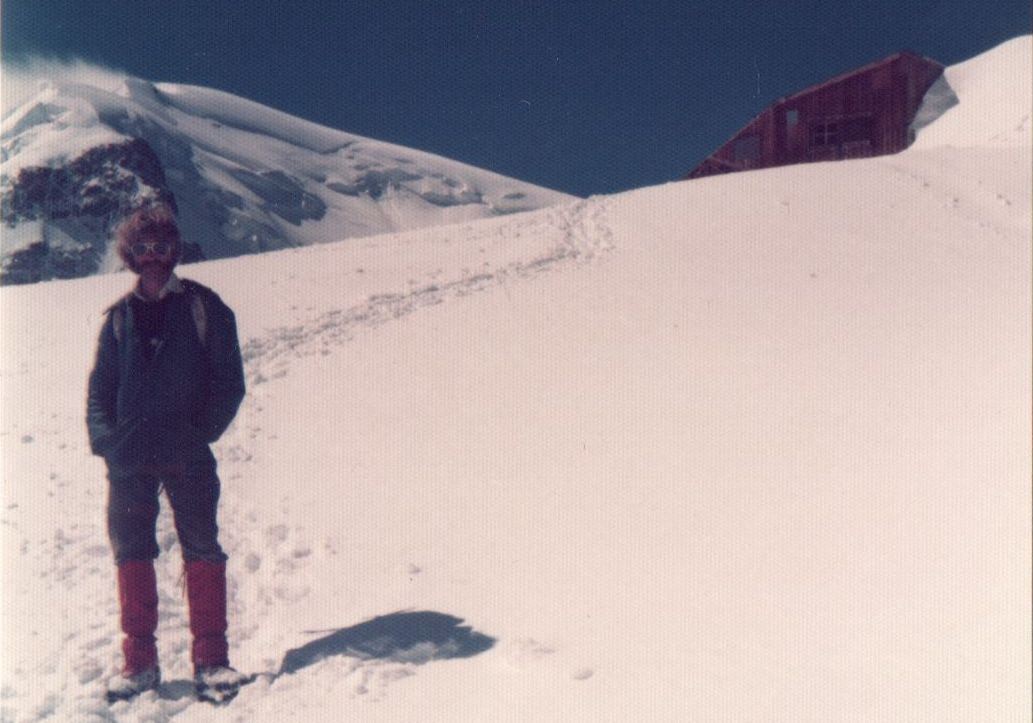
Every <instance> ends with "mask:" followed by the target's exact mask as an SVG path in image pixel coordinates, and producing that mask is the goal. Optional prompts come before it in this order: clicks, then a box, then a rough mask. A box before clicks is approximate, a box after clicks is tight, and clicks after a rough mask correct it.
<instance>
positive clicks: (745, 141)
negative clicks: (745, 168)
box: [735, 134, 760, 161]
mask: <svg viewBox="0 0 1033 723" xmlns="http://www.w3.org/2000/svg"><path fill="white" fill-rule="evenodd" d="M758 158H760V136H758V135H756V134H753V135H749V136H743V137H742V138H740V139H739V140H737V141H736V142H735V160H737V161H755V160H757V159H758Z"/></svg>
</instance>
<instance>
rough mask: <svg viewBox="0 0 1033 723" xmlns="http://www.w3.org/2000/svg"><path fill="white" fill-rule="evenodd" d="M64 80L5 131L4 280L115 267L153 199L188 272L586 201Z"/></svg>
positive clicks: (234, 113)
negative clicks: (128, 233) (178, 235)
mask: <svg viewBox="0 0 1033 723" xmlns="http://www.w3.org/2000/svg"><path fill="white" fill-rule="evenodd" d="M51 72H53V71H52V70H51ZM55 75H57V76H59V77H58V78H57V79H55V80H48V81H45V82H42V83H41V85H42V87H41V89H40V90H39V92H38V93H36V94H35V95H34V96H33V97H31V98H30V99H28V100H26V101H25V102H24V103H22V104H20V105H19V106H17V107H16V108H14V109H12V110H11V111H10V112H9V113H7V114H6V115H5V117H4V119H3V126H2V134H0V141H2V159H3V163H2V165H0V194H2V202H3V212H4V213H3V215H4V226H3V229H2V231H3V235H2V239H3V268H2V280H3V282H4V283H25V282H32V281H39V280H45V279H48V278H69V277H75V276H85V275H90V274H93V273H97V272H98V271H100V272H103V271H110V270H114V269H117V268H118V263H117V259H116V258H115V255H114V254H113V253H112V252H111V248H110V246H109V244H108V239H109V238H110V235H111V227H112V224H113V223H116V222H117V220H119V219H121V218H124V217H125V216H126V215H127V211H128V210H129V209H132V208H135V207H137V206H138V205H139V204H140V203H141V202H142V201H144V200H147V199H162V200H166V201H168V200H172V201H173V203H174V204H175V205H176V206H177V207H178V211H179V215H180V217H181V219H182V225H183V231H184V236H185V237H186V238H187V239H188V240H190V241H191V242H192V243H193V246H192V247H191V254H190V256H189V258H190V260H197V259H202V258H206V259H216V258H224V257H230V256H240V255H243V254H249V253H255V252H258V251H268V250H272V249H280V248H287V247H294V246H303V245H308V244H315V243H324V242H327V241H338V240H341V239H344V238H350V237H355V236H370V235H375V234H378V233H386V232H393V231H404V230H410V229H416V228H423V227H427V226H435V225H441V224H446V223H455V222H459V221H468V220H473V219H477V218H485V217H488V216H497V215H505V214H509V213H514V212H518V211H526V210H531V209H537V208H542V207H544V206H549V205H552V204H555V203H560V202H565V201H570V200H571V199H572V197H570V196H568V195H566V194H563V193H559V192H555V191H550V190H547V189H544V188H540V187H537V186H534V185H532V184H528V183H523V182H520V181H516V180H514V179H511V178H506V177H503V176H500V175H498V174H495V173H491V172H489V171H485V170H482V169H478V168H474V167H472V166H468V165H465V164H462V163H458V162H456V161H451V160H449V159H446V158H442V157H440V156H435V155H432V154H429V153H424V152H421V151H416V150H413V149H409V148H403V147H401V146H396V145H391V144H389V143H383V142H378V141H374V140H370V139H367V138H362V137H359V136H355V135H352V134H349V133H345V132H342V131H337V130H332V129H330V128H325V127H323V126H319V125H317V124H315V123H311V122H309V121H305V120H302V119H300V118H296V117H293V116H290V115H288V114H286V113H282V112H280V111H276V110H273V109H271V108H268V107H266V106H263V105H260V104H258V103H254V102H252V101H249V100H245V99H243V98H239V97H236V96H233V95H230V94H228V93H224V92H221V91H216V90H211V89H208V88H200V87H194V86H185V85H176V84H171V83H150V82H147V81H143V80H140V79H137V78H122V77H117V76H116V77H112V76H110V75H108V74H105V73H103V72H96V71H95V72H94V73H93V74H92V75H91V74H89V73H83V72H82V71H79V72H78V73H77V72H75V71H73V70H72V69H66V71H65V75H66V76H67V77H64V78H62V77H60V75H61V74H60V73H59V72H58V73H56V74H55Z"/></svg>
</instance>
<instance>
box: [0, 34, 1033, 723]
mask: <svg viewBox="0 0 1033 723" xmlns="http://www.w3.org/2000/svg"><path fill="white" fill-rule="evenodd" d="M1019 44H1020V45H1021V47H1022V51H1021V52H1014V54H1012V55H1010V56H1009V57H1012V58H1017V60H1015V61H1014V62H1015V63H1016V65H1014V66H1008V67H1007V68H1005V69H999V70H998V71H997V72H998V73H1002V72H1003V73H1007V74H1009V77H1012V78H1017V79H1020V80H1021V79H1023V78H1024V77H1027V74H1028V72H1029V71H1028V69H1029V67H1030V63H1029V59H1030V49H1031V47H1033V46H1031V44H1030V38H1023V39H1020V40H1018V41H1015V42H1014V43H1013V44H1008V45H1005V46H1002V47H1001V48H998V49H996V50H995V51H993V52H991V53H988V54H987V55H985V56H981V57H980V58H978V59H976V60H974V61H972V63H973V65H969V66H968V68H969V69H970V70H971V71H973V72H971V73H968V74H964V75H963V76H960V77H959V78H958V79H957V82H955V81H953V80H952V86H953V87H954V90H955V92H956V93H957V95H958V97H959V100H960V104H959V106H958V107H957V108H956V109H953V110H952V111H951V113H952V114H954V115H958V113H957V112H956V111H958V112H961V113H962V115H964V113H966V112H967V113H970V114H977V115H979V117H980V123H979V128H980V129H988V130H991V131H992V132H993V133H997V132H1000V133H1005V132H1007V131H1008V130H1009V129H1011V128H1014V127H1015V124H1016V121H1017V120H1019V119H1021V117H1022V116H1023V114H1025V113H1028V112H1029V111H1030V108H1029V107H1028V106H1029V103H1028V102H1027V100H1026V99H1025V96H1023V95H1022V93H1024V92H1025V91H1023V90H1021V89H1018V88H1017V89H1016V91H1015V93H1014V96H1013V99H1014V100H1015V102H1014V103H1012V104H1002V105H1001V106H998V107H995V108H994V111H995V113H997V116H996V118H995V120H994V121H993V122H992V123H991V122H990V121H989V120H987V119H985V118H983V117H982V114H983V113H984V110H985V109H984V108H982V107H978V106H976V107H973V104H971V103H969V102H968V99H969V98H970V97H978V95H979V93H980V92H982V91H981V88H980V87H979V86H969V85H968V84H967V83H968V82H976V81H975V80H974V79H978V78H980V77H981V74H980V73H977V72H974V71H975V70H977V69H978V65H979V63H987V64H998V63H999V62H1000V58H999V57H998V54H999V53H1012V52H1013V50H1014V48H1015V47H1017V45H1019ZM1019 61H1021V64H1019ZM959 67H961V66H959ZM996 77H1000V76H999V75H998V76H996ZM966 78H968V79H972V80H970V81H966V80H965V79H966ZM948 120H949V118H948V116H947V115H945V116H944V117H943V118H942V119H941V121H938V122H937V123H934V124H932V125H930V126H929V127H928V128H927V129H925V131H924V133H925V132H927V133H929V134H934V133H936V132H938V131H937V128H938V124H939V123H940V122H947V121H948ZM951 122H952V123H954V122H957V121H951ZM959 127H960V126H959ZM969 127H975V126H969ZM945 135H948V136H949V137H950V142H949V143H946V142H942V143H926V144H924V146H923V147H919V148H915V149H912V150H909V151H908V152H905V153H903V154H900V155H896V156H889V157H883V158H876V159H867V160H863V161H851V162H841V163H832V164H812V165H803V166H794V167H789V168H780V169H771V170H768V171H761V172H756V173H742V174H733V175H729V176H721V177H714V178H709V179H704V180H700V181H691V182H685V183H677V184H670V185H667V186H663V187H658V188H652V189H644V190H641V191H635V192H631V193H626V194H621V195H617V196H611V197H601V198H593V199H589V200H587V201H580V202H577V203H574V204H572V205H567V206H562V207H556V208H552V209H548V210H544V211H540V212H533V213H529V214H522V215H519V216H512V217H506V218H499V219H490V220H484V221H478V222H471V223H468V224H459V225H454V226H448V227H440V228H435V229H430V230H425V231H421V232H412V233H406V234H398V235H383V236H377V237H372V238H368V239H364V240H363V241H362V242H361V243H354V242H353V243H349V244H329V245H324V246H316V247H310V248H305V249H296V250H289V251H280V252H274V253H270V254H264V255H261V256H254V257H249V258H245V259H231V260H222V261H216V262H209V263H204V264H199V265H196V266H191V267H189V268H188V269H187V270H185V271H184V275H187V276H189V277H191V278H196V279H198V280H199V281H202V282H204V283H208V284H211V285H212V286H214V287H215V288H216V289H217V290H218V291H219V292H220V294H221V295H222V296H223V298H225V299H226V300H227V301H228V302H229V303H230V304H231V305H232V306H233V307H234V308H235V309H236V310H237V311H238V320H239V324H240V329H241V335H242V338H243V339H244V340H245V355H246V368H247V374H248V378H249V396H248V398H247V400H246V402H245V405H244V407H243V409H242V411H241V414H240V415H239V417H238V419H237V420H236V422H235V424H234V426H233V427H232V428H231V430H230V431H229V432H228V433H227V435H226V437H225V438H224V439H223V440H222V441H220V443H219V444H218V445H217V453H218V456H219V459H220V472H221V475H222V478H223V482H224V486H223V501H222V507H221V524H222V539H223V543H224V546H225V547H226V548H227V550H228V552H229V553H230V556H231V557H230V606H231V628H230V637H231V646H232V653H233V656H234V661H235V663H236V664H237V665H238V667H240V668H242V669H245V670H249V671H255V672H262V673H264V674H263V675H262V676H261V677H260V679H259V680H258V681H257V682H256V683H254V684H253V685H252V686H250V687H248V688H246V689H245V690H244V691H243V692H242V693H241V695H240V696H239V698H238V699H237V700H235V701H234V702H233V703H232V704H231V705H229V706H228V707H226V708H225V709H211V708H208V707H206V706H200V705H198V704H193V703H191V702H190V700H189V696H188V695H187V686H186V683H185V679H186V677H187V676H188V675H189V666H188V663H187V660H186V657H187V651H188V644H189V639H188V635H187V632H186V629H185V617H184V616H185V610H184V608H185V606H184V601H183V599H182V594H181V591H180V589H179V587H178V580H179V576H180V561H179V555H178V550H177V543H176V541H175V535H174V533H173V532H172V528H171V523H170V520H169V519H168V517H167V516H165V515H163V517H162V519H161V521H160V523H159V524H160V540H161V544H162V547H163V549H164V551H165V554H163V556H162V557H161V558H160V562H159V581H160V586H161V606H162V607H161V609H162V617H161V624H160V641H159V642H160V648H161V656H162V664H163V667H164V670H165V675H166V678H167V679H169V680H171V681H173V683H172V685H171V686H170V687H169V688H168V691H167V692H168V696H167V697H166V698H158V697H156V696H154V695H153V694H148V695H146V696H144V697H143V698H141V699H139V700H137V701H135V702H133V703H131V704H119V705H117V706H115V707H112V708H108V707H106V706H104V705H103V704H101V703H100V702H99V699H100V697H101V694H102V691H103V685H104V679H105V678H106V676H108V675H110V674H112V673H114V672H115V671H116V670H117V665H118V655H117V640H118V635H117V620H116V600H115V596H114V588H113V578H112V570H111V563H110V555H109V552H108V549H107V543H106V538H105V533H104V518H103V503H104V496H105V482H104V479H103V468H102V465H101V463H99V462H98V461H97V460H95V459H93V458H90V457H89V456H88V451H87V443H86V439H85V432H84V428H83V422H82V417H83V408H82V407H83V399H84V394H85V389H84V387H85V378H86V372H87V370H88V367H89V365H90V362H91V357H92V352H93V337H94V335H95V331H96V329H97V328H98V326H99V323H100V311H101V309H103V308H104V306H105V305H106V304H107V303H108V302H109V301H110V300H111V299H113V298H115V297H116V296H117V295H118V294H120V293H121V292H122V291H123V290H124V289H125V288H127V287H128V286H129V284H130V283H131V278H130V277H129V276H127V275H125V274H115V275H109V276H104V277H96V278H91V279H82V280H75V281H66V282H53V283H44V284H40V285H36V286H32V287H8V288H4V289H2V290H0V302H2V306H0V309H2V327H0V328H2V333H3V337H2V345H0V348H2V357H0V375H2V376H0V379H2V385H3V386H2V393H3V409H2V411H3V415H2V420H0V445H2V458H3V480H4V482H3V499H2V505H0V534H2V537H0V541H2V548H0V552H2V556H3V560H2V564H3V570H4V579H3V583H4V584H3V608H2V610H3V650H4V654H3V659H2V669H0V670H2V688H0V705H2V710H3V713H2V718H3V719H4V720H12V721H28V720H39V719H43V718H49V719H51V720H76V721H79V720H117V721H163V720H169V719H173V718H174V719H175V720H177V721H178V720H181V721H202V720H226V721H230V720H247V721H258V722H263V721H270V722H272V721H282V720H299V721H310V720H350V719H362V720H371V721H377V720H385V721H399V720H450V721H451V720H456V721H458V720H464V721H465V720H512V721H527V720H564V721H568V720H579V721H580V720H583V721H627V720H670V721H682V720H708V721H711V720H713V721H720V720H729V721H732V720H735V721H742V720H756V721H855V720H865V721H898V720H909V721H937V722H938V721H944V720H957V721H971V720H993V721H1005V720H1007V721H1012V720H1028V715H1029V711H1030V707H1031V702H1033V701H1031V696H1030V686H1029V682H1030V677H1031V668H1030V638H1031V608H1030V588H1031V574H1030V570H1031V563H1033V560H1031V554H1030V545H1029V541H1030V539H1031V534H1033V531H1031V524H1033V523H1031V520H1033V502H1031V491H1030V485H1029V480H1030V478H1031V474H1033V452H1031V438H1033V429H1031V423H1030V415H1029V410H1030V408H1031V402H1033V389H1031V378H1030V377H1031V371H1030V370H1031V366H1033V359H1031V356H1033V355H1031V349H1033V338H1031V328H1033V319H1031V304H1030V300H1031V293H1033V289H1031V278H1030V277H1031V271H1030V269H1031V260H1033V259H1031V252H1030V236H1031V233H1033V221H1031V205H1033V198H1031V188H1033V179H1031V168H1033V148H1031V145H1033V144H1031V143H1030V142H1029V138H1028V136H1027V138H1026V143H1025V144H1022V145H1015V144H1011V145H1008V146H1001V145H999V144H996V143H993V142H989V141H988V140H987V139H988V138H990V136H987V135H985V134H984V133H983V132H982V130H981V131H980V134H979V135H978V137H975V138H971V139H969V142H964V143H961V142H959V135H958V134H957V133H955V132H954V131H952V132H951V133H949V134H945ZM960 140H964V139H960Z"/></svg>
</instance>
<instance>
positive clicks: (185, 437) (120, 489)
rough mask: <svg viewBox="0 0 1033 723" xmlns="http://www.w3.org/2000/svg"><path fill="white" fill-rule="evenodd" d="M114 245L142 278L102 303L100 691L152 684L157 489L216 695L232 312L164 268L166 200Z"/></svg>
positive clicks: (203, 670) (94, 421)
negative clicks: (114, 590)
mask: <svg viewBox="0 0 1033 723" xmlns="http://www.w3.org/2000/svg"><path fill="white" fill-rule="evenodd" d="M117 249H118V253H119V256H120V257H121V258H122V260H123V261H124V262H125V264H126V265H127V266H128V267H129V268H130V269H132V271H134V272H135V273H136V274H137V276H138V280H137V284H136V286H135V288H134V289H133V290H132V291H131V292H130V293H129V294H127V295H126V296H125V297H123V298H122V299H120V300H119V301H118V302H116V303H115V304H114V305H113V306H111V307H110V308H109V309H108V312H107V317H106V319H105V322H104V325H103V328H102V329H101V332H100V341H99V344H98V348H97V357H96V361H95V363H94V367H93V371H92V372H91V374H90V380H89V395H88V400H87V412H86V421H87V426H88V429H89V436H90V446H91V449H92V451H93V453H94V454H96V455H99V456H101V457H103V458H104V460H105V461H106V462H107V467H108V480H109V497H108V509H107V513H108V535H109V538H110V540H111V546H112V550H113V552H114V556H115V562H116V564H117V566H118V567H117V578H118V600H119V605H120V609H121V624H122V631H123V632H124V633H125V638H124V640H123V644H122V650H123V654H124V658H125V661H124V662H125V665H124V669H123V673H122V675H121V676H119V677H118V678H116V679H115V680H113V681H112V682H111V683H110V684H109V686H108V699H109V700H111V701H115V700H127V699H129V698H132V697H134V696H136V695H138V694H139V693H141V692H143V691H145V690H149V689H152V688H156V687H157V686H158V684H159V683H160V681H161V673H160V669H159V667H158V651H157V646H156V639H155V632H156V630H157V627H158V590H157V581H156V577H155V572H154V560H155V559H156V558H157V557H158V552H159V550H158V544H157V541H156V539H155V524H156V522H157V517H158V504H159V496H160V493H161V490H162V489H164V490H165V494H166V496H167V498H168V501H169V504H170V505H171V507H172V512H173V515H174V517H175V526H176V533H177V535H178V536H179V542H180V546H181V547H182V549H183V560H184V563H185V568H186V573H185V574H186V588H187V601H188V606H189V612H190V631H191V633H192V635H193V646H192V649H191V657H192V662H193V664H194V675H195V682H196V686H197V693H198V696H199V697H200V698H202V699H205V700H209V701H215V702H219V701H221V700H226V699H228V698H230V697H232V696H233V695H234V694H235V693H236V691H237V688H238V687H239V686H240V685H241V683H242V682H243V677H242V676H241V675H240V674H239V673H237V672H236V671H234V670H233V669H232V668H231V667H230V665H229V657H228V645H227V642H226V627H227V623H226V555H225V553H224V552H223V551H222V548H221V547H220V545H219V541H218V527H217V525H216V506H217V503H218V500H219V478H218V476H217V475H216V463H215V457H214V456H213V455H212V452H211V449H210V447H209V445H211V444H212V443H213V442H215V441H216V440H217V439H218V438H219V437H220V435H222V433H223V432H224V431H225V430H226V428H227V427H228V426H229V424H230V422H231V421H232V420H233V417H234V416H235V415H236V413H237V408H238V407H239V406H240V403H241V401H242V400H243V398H244V370H243V364H242V362H241V356H240V345H239V343H238V341H237V328H236V321H235V319H234V315H233V312H232V311H231V310H230V308H229V307H228V306H226V304H224V303H223V302H222V300H221V299H220V298H219V297H218V295H216V294H215V292H213V291H212V290H211V289H208V288H206V287H204V286H202V285H200V284H198V283H195V282H192V281H187V280H182V279H180V278H178V277H177V276H176V275H175V274H174V273H173V269H174V268H175V266H176V263H177V262H178V261H179V259H180V256H181V254H182V249H183V244H182V241H181V239H180V235H179V229H178V227H177V225H176V221H175V218H174V217H173V215H172V212H171V211H170V210H169V209H168V208H167V207H165V206H149V207H145V208H143V209H141V210H139V211H137V212H136V213H134V214H133V215H131V216H130V217H129V218H128V219H126V221H125V222H123V223H122V225H121V226H120V227H119V229H118V231H117Z"/></svg>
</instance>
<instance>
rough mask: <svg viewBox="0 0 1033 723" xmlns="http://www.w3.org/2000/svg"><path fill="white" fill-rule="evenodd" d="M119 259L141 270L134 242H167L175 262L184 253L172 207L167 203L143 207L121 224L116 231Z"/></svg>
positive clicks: (136, 269) (133, 268)
mask: <svg viewBox="0 0 1033 723" xmlns="http://www.w3.org/2000/svg"><path fill="white" fill-rule="evenodd" d="M115 239H116V246H115V248H116V250H117V251H118V256H119V258H121V259H122V262H123V263H124V264H125V265H126V266H128V267H129V268H130V269H131V270H132V271H134V272H139V268H138V267H137V265H136V259H135V257H134V256H133V251H132V248H133V244H135V243H138V242H140V241H167V242H168V243H170V244H172V265H173V266H175V265H176V264H177V263H179V259H180V257H181V256H182V255H183V241H182V239H181V238H180V236H179V227H178V226H177V225H176V217H175V215H174V214H173V213H172V209H170V208H169V207H168V206H165V205H152V206H144V207H143V208H141V209H138V210H137V211H135V212H134V213H133V214H132V215H130V216H129V217H128V218H127V219H126V220H125V221H123V222H122V223H121V224H119V226H118V229H117V230H116V231H115Z"/></svg>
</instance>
